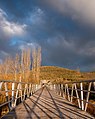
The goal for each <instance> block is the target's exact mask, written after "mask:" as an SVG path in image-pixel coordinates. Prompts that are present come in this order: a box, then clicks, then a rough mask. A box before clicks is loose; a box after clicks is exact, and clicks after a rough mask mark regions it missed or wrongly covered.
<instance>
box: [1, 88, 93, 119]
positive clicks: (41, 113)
mask: <svg viewBox="0 0 95 119" xmlns="http://www.w3.org/2000/svg"><path fill="white" fill-rule="evenodd" d="M2 119H94V117H92V116H91V115H89V114H88V113H87V112H85V111H81V110H80V109H78V108H77V107H76V106H74V105H73V104H71V102H68V101H66V100H65V99H64V98H63V97H61V96H59V95H57V94H56V93H55V92H54V91H51V90H49V88H47V87H44V88H42V89H40V90H39V91H37V92H36V93H35V94H33V96H31V97H30V98H27V100H25V101H24V102H23V103H21V104H19V105H18V106H17V107H16V108H15V109H14V110H12V111H11V112H9V113H8V114H7V115H5V116H4V117H3V118H2Z"/></svg>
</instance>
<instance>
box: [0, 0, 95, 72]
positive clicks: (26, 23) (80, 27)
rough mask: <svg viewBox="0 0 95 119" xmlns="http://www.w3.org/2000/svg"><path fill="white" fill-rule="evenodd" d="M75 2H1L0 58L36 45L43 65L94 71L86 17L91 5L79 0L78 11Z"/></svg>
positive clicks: (94, 38) (93, 39) (94, 35)
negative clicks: (39, 47)
mask: <svg viewBox="0 0 95 119" xmlns="http://www.w3.org/2000/svg"><path fill="white" fill-rule="evenodd" d="M76 1H77V2H76ZM76 1H75V0H72V3H71V2H69V0H67V1H66V0H64V1H63V2H62V1H61V0H55V2H54V1H53V0H44V1H43V0H42V1H40V0H23V1H21V0H16V1H15V0H10V1H9V0H6V1H5V0H0V58H1V59H2V58H3V57H5V56H7V55H9V54H11V55H14V54H15V53H16V52H17V51H18V50H20V49H22V48H23V47H26V46H27V47H28V46H29V47H30V46H31V47H32V46H33V45H35V44H38V45H40V46H41V47H42V59H43V61H42V64H43V65H57V66H62V67H66V68H71V69H76V68H77V67H80V69H81V70H83V71H88V70H94V69H95V68H94V66H95V61H94V60H95V32H94V31H95V27H94V25H93V24H94V20H93V19H94V18H93V15H92V16H91V15H90V18H89V16H88V14H87V12H88V13H92V12H93V10H92V9H91V6H92V4H91V5H90V6H89V7H88V5H89V4H88V3H89V1H88V0H86V1H87V2H86V1H85V0H84V2H82V0H81V2H82V3H83V7H82V8H81V9H80V4H79V0H76ZM93 2H94V1H93V0H92V3H93ZM57 3H58V4H57ZM78 5H79V6H78ZM67 8H68V9H67ZM83 8H85V10H84V12H83V13H82V10H83ZM92 8H93V7H92ZM83 14H85V15H84V16H83ZM80 17H82V19H81V18H80ZM86 19H87V21H85V20H86ZM84 21H85V23H84ZM2 25H3V26H4V27H3V26H2Z"/></svg>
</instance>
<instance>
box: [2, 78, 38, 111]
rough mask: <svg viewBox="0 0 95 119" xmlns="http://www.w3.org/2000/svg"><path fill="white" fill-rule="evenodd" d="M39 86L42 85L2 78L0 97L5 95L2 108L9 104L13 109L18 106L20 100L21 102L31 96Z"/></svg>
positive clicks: (10, 108)
mask: <svg viewBox="0 0 95 119" xmlns="http://www.w3.org/2000/svg"><path fill="white" fill-rule="evenodd" d="M39 88H40V85H37V84H32V83H25V82H16V81H7V80H0V98H1V96H2V95H3V97H2V98H3V102H0V109H1V107H3V106H5V105H8V108H9V110H12V109H13V108H14V107H16V105H17V103H18V101H19V103H20V102H22V101H24V100H25V99H26V97H30V96H31V95H32V94H33V93H34V92H35V91H37V90H38V89H39ZM0 100H2V99H0Z"/></svg>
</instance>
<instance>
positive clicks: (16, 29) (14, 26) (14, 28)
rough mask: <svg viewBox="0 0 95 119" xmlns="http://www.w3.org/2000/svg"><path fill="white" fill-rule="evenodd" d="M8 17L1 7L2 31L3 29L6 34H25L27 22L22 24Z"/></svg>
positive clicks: (0, 22) (0, 20)
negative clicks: (11, 20)
mask: <svg viewBox="0 0 95 119" xmlns="http://www.w3.org/2000/svg"><path fill="white" fill-rule="evenodd" d="M6 17H7V14H6V13H5V12H4V11H3V10H2V9H0V31H2V33H3V34H4V35H5V36H9V37H10V36H14V35H17V36H21V35H23V34H25V28H26V25H25V24H22V25H20V24H18V23H14V22H10V21H8V20H7V18H6Z"/></svg>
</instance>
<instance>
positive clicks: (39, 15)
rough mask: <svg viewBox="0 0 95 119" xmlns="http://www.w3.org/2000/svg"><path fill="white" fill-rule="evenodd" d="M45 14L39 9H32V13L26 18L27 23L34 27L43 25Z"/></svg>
mask: <svg viewBox="0 0 95 119" xmlns="http://www.w3.org/2000/svg"><path fill="white" fill-rule="evenodd" d="M44 16H45V14H44V12H43V11H42V10H41V9H40V8H36V9H34V11H33V12H32V13H30V16H29V17H28V18H27V21H28V22H29V23H31V24H34V25H39V24H43V23H44V20H43V18H44Z"/></svg>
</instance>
